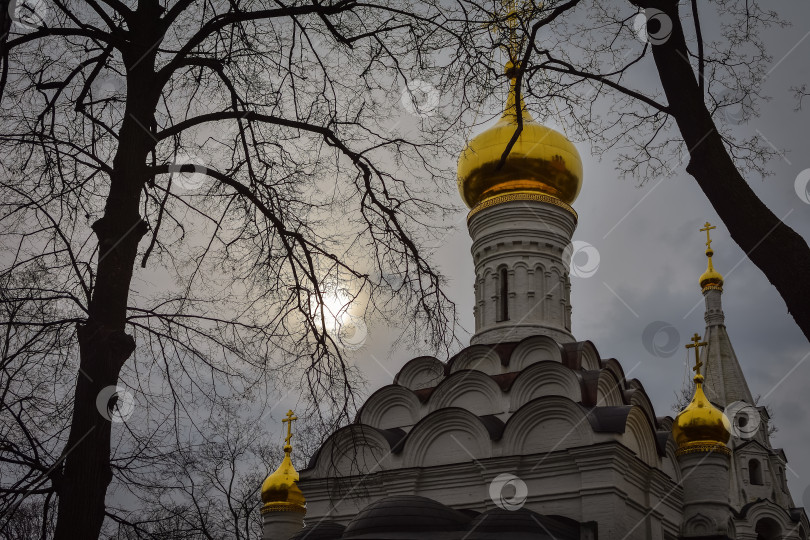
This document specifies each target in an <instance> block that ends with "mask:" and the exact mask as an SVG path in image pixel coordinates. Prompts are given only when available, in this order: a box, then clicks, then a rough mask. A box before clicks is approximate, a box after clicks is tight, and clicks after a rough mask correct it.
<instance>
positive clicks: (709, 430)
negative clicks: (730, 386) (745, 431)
mask: <svg viewBox="0 0 810 540" xmlns="http://www.w3.org/2000/svg"><path fill="white" fill-rule="evenodd" d="M672 435H673V437H675V442H676V443H677V445H678V453H689V452H708V451H718V450H720V451H723V452H728V447H727V446H726V443H727V442H728V440H729V437H730V436H731V424H730V423H729V421H728V418H727V417H726V415H725V414H724V413H723V411H721V410H720V409H718V408H717V407H715V406H714V405H712V404H711V402H710V401H709V400H708V399H707V398H706V394H704V393H703V375H695V395H694V397H693V398H692V401H691V402H690V403H689V405H687V406H686V408H685V409H684V410H682V411H681V412H680V414H678V416H677V417H676V418H675V422H674V423H673V424H672Z"/></svg>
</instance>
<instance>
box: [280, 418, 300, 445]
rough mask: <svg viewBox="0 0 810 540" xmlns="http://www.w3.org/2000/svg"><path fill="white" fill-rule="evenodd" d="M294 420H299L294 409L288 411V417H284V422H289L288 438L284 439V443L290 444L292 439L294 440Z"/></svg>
mask: <svg viewBox="0 0 810 540" xmlns="http://www.w3.org/2000/svg"><path fill="white" fill-rule="evenodd" d="M293 420H298V417H297V416H294V415H293V412H292V411H289V412H287V418H285V419H283V420H282V422H284V423H286V424H287V438H286V439H284V444H285V445H287V446H289V445H290V440H292V423H293Z"/></svg>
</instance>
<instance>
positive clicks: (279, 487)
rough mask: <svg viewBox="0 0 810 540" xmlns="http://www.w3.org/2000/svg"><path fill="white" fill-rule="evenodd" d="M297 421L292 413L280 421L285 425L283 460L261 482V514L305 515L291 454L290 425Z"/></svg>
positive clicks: (303, 501) (302, 497)
mask: <svg viewBox="0 0 810 540" xmlns="http://www.w3.org/2000/svg"><path fill="white" fill-rule="evenodd" d="M293 420H298V417H296V416H295V415H294V414H293V412H292V411H290V412H288V413H287V417H286V418H285V419H284V420H282V422H285V423H286V424H287V438H286V439H284V442H285V443H286V444H285V445H284V459H282V460H281V465H279V466H278V469H276V470H275V472H274V473H273V474H271V475H270V476H268V477H267V478H265V480H264V482H262V502H263V503H264V505H263V506H262V514H264V513H265V512H303V513H306V507H305V506H304V505H305V504H306V502H307V501H306V499H304V494H303V493H302V492H301V488H299V487H298V484H296V482H298V471H296V470H295V466H293V462H292V459H290V454H292V445H291V444H290V440H291V439H292V436H293V435H292V423H293Z"/></svg>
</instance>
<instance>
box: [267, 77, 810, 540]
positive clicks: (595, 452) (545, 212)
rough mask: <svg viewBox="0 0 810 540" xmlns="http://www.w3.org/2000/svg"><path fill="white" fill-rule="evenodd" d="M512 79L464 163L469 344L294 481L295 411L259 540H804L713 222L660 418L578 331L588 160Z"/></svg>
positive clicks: (411, 383)
mask: <svg viewBox="0 0 810 540" xmlns="http://www.w3.org/2000/svg"><path fill="white" fill-rule="evenodd" d="M506 73H507V75H508V76H509V78H510V80H511V90H510V92H509V97H508V99H507V103H506V106H505V110H504V113H503V115H502V117H501V118H500V120H499V121H498V122H497V123H496V124H495V125H494V126H493V127H492V128H490V129H488V130H486V131H484V132H483V133H480V134H479V135H477V136H476V137H474V138H473V139H472V140H471V141H469V143H468V146H467V147H466V149H465V150H464V151H463V153H462V154H461V156H460V158H459V162H458V183H459V191H460V193H461V197H462V199H463V201H464V203H466V205H467V206H468V207H469V208H470V211H469V214H468V217H467V226H468V229H469V233H470V236H471V238H472V241H473V243H472V258H473V264H474V265H475V286H474V291H475V292H474V293H475V311H474V313H475V334H474V335H473V337H472V339H471V342H470V346H469V347H467V348H465V349H463V350H462V351H460V352H459V353H458V354H456V355H455V356H453V357H452V358H447V359H439V358H434V357H427V356H422V357H418V358H414V359H412V360H411V361H409V362H408V363H406V364H405V365H404V366H403V367H402V369H401V370H400V371H399V373H398V374H397V375H396V377H395V378H394V380H393V381H392V382H391V384H389V385H387V386H384V387H382V388H380V389H379V390H377V391H376V392H374V393H373V394H372V395H371V396H370V397H369V398H368V399H367V400H366V401H365V403H364V404H363V406H362V407H361V409H360V410H359V412H358V414H357V417H356V419H355V421H354V423H352V424H351V425H348V426H346V427H343V428H341V429H339V430H337V431H336V432H334V433H332V434H331V435H330V436H329V437H328V438H327V439H326V441H325V442H324V443H323V444H322V446H321V447H320V449H319V450H318V451H317V452H316V453H315V455H314V456H313V457H312V459H311V460H310V462H309V463H308V464H307V465H306V467H305V468H303V467H301V471H300V473H299V472H298V471H297V470H296V468H295V466H294V465H293V461H292V457H291V456H292V453H293V448H292V442H291V438H292V432H291V425H292V421H293V420H294V419H295V417H294V416H293V414H292V412H290V413H289V415H288V418H287V419H285V422H287V430H288V431H287V440H286V444H285V447H284V451H285V456H284V459H283V461H282V463H281V465H280V466H279V468H278V469H277V470H276V471H275V472H273V473H272V474H270V475H269V476H268V477H267V479H266V480H265V481H264V483H263V485H262V489H261V497H262V501H263V506H262V507H261V514H262V523H263V538H264V540H305V539H306V540H361V539H365V540H372V539H373V540H384V539H392V540H393V539H402V540H405V539H420V540H422V539H424V540H439V539H442V540H456V539H457V540H462V539H469V540H485V539H486V540H490V539H492V540H494V539H514V540H530V539H531V540H597V539H598V540H675V539H684V540H687V539H689V540H697V539H704V540H709V539H711V540H777V539H784V540H807V538H808V531H810V523H808V518H807V514H806V512H805V510H804V509H803V508H798V507H796V506H795V504H794V501H793V499H792V497H791V494H790V492H789V490H788V487H787V479H786V476H785V470H786V469H785V468H786V463H787V458H786V456H785V453H784V452H783V451H782V450H781V449H778V448H773V447H772V445H771V442H770V436H769V430H768V423H769V418H768V414H767V412H766V410H765V408H764V407H758V406H757V404H756V403H755V401H754V399H753V397H752V395H751V392H750V390H749V388H748V384H747V382H746V379H745V374H744V373H743V371H742V369H741V367H740V364H739V362H738V360H737V357H736V355H735V352H734V349H733V347H732V345H731V342H730V340H729V336H728V334H727V332H726V326H725V317H724V314H723V308H722V294H723V284H724V281H723V276H722V275H721V274H720V273H719V272H718V271H717V270H715V269H714V267H713V265H712V256H713V251H712V246H711V243H712V242H711V236H710V232H711V229H713V227H711V226H710V225H709V224H708V223H707V224H706V226H705V227H704V228H703V229H701V231H704V232H705V233H706V257H707V259H708V261H707V269H706V271H705V272H704V273H703V274H702V275H701V276H700V278H699V280H698V284H699V290H700V291H701V293H702V294H703V297H704V299H705V321H706V327H705V330H704V334H703V336H702V337H701V336H700V335H698V334H695V336H694V338H693V339H692V340H691V342H690V343H689V344H685V345H686V346H687V347H688V348H689V351H690V355H691V357H693V358H694V368H693V369H694V371H695V375H694V387H693V398H692V400H691V403H689V404H688V405H687V406H686V407H685V408H684V409H683V410H682V411H681V412H680V414H678V415H677V417H676V418H674V419H673V418H671V417H668V416H658V415H656V412H655V411H654V410H653V407H652V404H651V401H650V399H649V397H648V395H647V393H646V392H645V390H644V386H643V385H642V383H641V382H640V381H638V380H637V379H629V380H628V379H627V378H626V377H625V374H624V371H623V368H622V364H621V362H620V361H618V360H616V359H613V358H602V357H601V356H600V354H599V351H598V350H597V348H596V346H595V345H594V344H593V343H591V342H590V341H580V340H578V339H577V338H575V337H574V335H573V334H572V332H571V309H572V308H571V303H570V293H571V282H570V279H569V264H570V260H569V259H570V256H571V254H570V248H569V246H570V245H571V241H572V236H573V234H574V230H575V228H576V225H577V213H576V211H575V210H574V208H573V207H572V205H573V203H574V201H575V199H576V198H577V195H578V194H579V191H580V188H581V185H582V178H583V171H582V162H581V160H580V157H579V154H578V152H577V149H576V148H575V147H574V145H573V144H572V143H571V142H570V141H569V140H568V139H567V138H566V137H565V136H564V135H562V134H561V133H558V132H557V131H554V130H552V129H550V128H548V127H545V126H543V125H542V124H540V123H538V122H536V121H535V120H533V119H532V117H531V115H530V114H529V113H528V111H527V110H526V108H525V105H524V103H523V101H522V100H521V99H518V98H517V97H516V94H517V92H516V89H515V86H516V79H515V76H516V69H515V68H514V65H513V64H512V63H511V62H510V63H508V64H507V67H506ZM519 124H522V131H521V132H520V135H519V137H518V138H517V139H516V141H515V142H514V145H513V147H512V148H511V151H510V152H509V154H508V157H507V158H506V159H505V160H504V159H503V157H502V156H503V154H504V151H505V150H506V148H507V146H508V144H509V143H510V141H511V139H512V138H513V136H514V134H515V133H516V129H517V127H518V125H519ZM696 235H697V231H696ZM695 273H696V275H697V271H696V272H695ZM695 293H696V295H697V290H696V291H695ZM673 390H677V389H676V388H673Z"/></svg>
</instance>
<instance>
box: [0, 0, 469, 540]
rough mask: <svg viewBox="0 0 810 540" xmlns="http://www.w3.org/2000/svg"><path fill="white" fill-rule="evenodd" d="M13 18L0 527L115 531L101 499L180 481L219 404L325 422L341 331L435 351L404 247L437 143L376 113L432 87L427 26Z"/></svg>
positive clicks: (278, 18)
mask: <svg viewBox="0 0 810 540" xmlns="http://www.w3.org/2000/svg"><path fill="white" fill-rule="evenodd" d="M19 7H20V6H19V5H18V6H16V7H15V9H14V10H13V14H14V16H13V17H11V18H12V19H13V21H12V24H7V21H6V20H5V19H4V25H6V26H7V27H8V28H9V33H8V34H5V33H4V35H3V39H2V41H0V43H2V46H3V48H2V51H0V52H2V79H0V83H1V84H0V98H1V99H2V101H0V106H2V120H0V122H1V123H2V127H0V152H2V187H0V190H2V191H1V193H2V196H1V197H0V198H1V199H2V202H0V204H1V205H2V213H0V228H1V230H0V234H2V235H3V253H2V261H3V269H2V272H0V280H2V283H3V290H4V291H5V292H4V294H6V295H7V296H6V297H5V298H4V305H5V306H6V311H5V312H4V318H3V321H2V324H3V328H4V332H5V336H4V337H5V341H4V345H3V358H2V361H3V373H2V376H3V379H2V381H0V383H1V384H0V387H2V388H3V389H4V393H3V394H2V396H0V397H2V401H0V421H1V422H2V424H0V429H2V430H3V436H4V437H3V440H4V442H3V445H2V448H0V464H1V465H2V467H3V475H2V481H0V501H1V502H2V505H3V506H2V509H0V511H1V512H2V518H0V519H10V516H12V515H13V514H15V513H18V512H19V511H20V509H21V508H23V506H22V505H23V503H26V501H28V502H30V501H33V500H35V501H39V502H40V503H42V502H47V504H43V505H42V506H41V508H42V509H43V512H47V511H48V509H49V508H51V506H52V504H50V503H51V502H54V501H55V503H56V504H57V505H58V518H57V521H56V525H55V532H54V537H55V538H57V539H67V538H96V537H98V535H99V533H100V531H101V530H102V526H103V525H104V521H105V515H106V516H108V517H109V520H108V524H110V526H113V525H112V523H113V522H118V523H119V524H121V523H124V522H126V521H128V517H127V516H126V515H122V514H121V513H120V512H119V513H116V512H113V511H110V510H109V509H108V508H107V502H106V498H107V497H108V495H109V496H115V495H118V494H120V492H121V491H122V490H126V489H130V488H132V489H134V488H135V487H139V484H138V481H136V480H135V478H136V477H137V474H136V473H142V472H143V471H145V470H147V468H148V470H149V471H150V474H151V475H152V477H151V480H150V481H154V475H156V474H159V472H160V471H161V470H162V469H161V467H168V466H170V464H171V463H173V462H174V463H178V462H177V461H176V460H182V459H186V458H187V456H186V454H184V452H183V451H182V449H183V448H185V447H193V444H194V443H195V442H199V436H200V434H201V433H204V431H205V429H206V428H207V427H210V424H207V423H206V416H211V415H216V414H222V415H226V416H228V415H232V413H233V411H232V410H231V409H229V407H228V404H229V403H233V402H234V401H233V400H235V399H236V398H238V397H242V398H245V399H244V400H243V401H242V402H243V403H244V402H247V403H251V404H252V406H254V407H256V408H257V409H261V408H262V407H264V406H266V407H267V408H268V409H269V408H270V405H271V403H268V402H267V399H268V398H267V396H269V395H272V392H273V391H275V390H278V389H279V388H280V387H281V386H282V385H288V384H289V385H290V387H293V388H299V389H300V391H301V392H302V396H303V398H304V399H306V400H307V403H308V404H309V406H310V413H312V414H324V415H327V414H332V413H334V414H336V415H337V418H338V419H341V420H342V421H345V420H346V419H347V418H348V416H349V414H350V412H351V410H352V406H353V397H354V392H355V389H356V383H357V381H358V379H359V378H360V377H359V374H358V373H357V371H356V369H354V368H353V366H352V364H351V363H350V362H348V361H347V359H346V356H345V354H343V352H342V351H344V350H345V348H346V345H347V344H346V343H345V342H344V341H345V340H344V339H343V338H342V337H341V336H342V333H341V330H342V329H341V328H340V326H341V324H344V323H345V321H346V320H347V317H349V318H350V320H351V321H353V322H352V323H351V324H354V325H357V324H363V323H362V321H363V319H362V317H364V316H382V317H385V316H391V315H396V316H397V320H398V321H399V325H400V327H405V328H406V329H407V328H410V329H411V330H415V329H417V328H418V337H419V340H420V342H422V341H424V342H426V343H427V345H428V346H436V347H441V346H443V345H444V346H446V345H447V342H446V339H447V336H451V335H452V325H453V324H454V321H455V315H454V312H453V309H452V305H450V304H449V303H448V302H447V300H446V298H445V297H444V295H443V294H442V292H441V290H440V285H441V277H440V275H439V274H438V273H436V272H435V271H434V270H433V269H432V267H431V265H430V260H429V254H428V252H427V251H425V250H424V249H423V248H421V247H420V246H422V245H424V242H425V241H426V240H427V238H426V237H425V236H423V235H427V237H429V235H430V230H428V231H427V232H426V229H425V225H426V224H435V223H437V219H438V218H440V217H441V213H442V212H443V211H444V207H443V206H442V205H441V203H440V202H437V199H436V197H435V196H433V195H431V196H425V195H424V194H425V193H426V192H435V191H437V190H441V189H444V188H443V186H444V183H442V182H440V181H441V180H442V179H446V174H445V173H446V172H447V171H445V170H442V169H441V168H439V166H438V165H437V162H436V161H435V156H437V155H438V154H439V152H438V150H439V143H440V141H441V140H442V136H443V131H442V130H443V129H444V126H445V125H446V124H447V123H446V122H443V121H442V120H441V118H440V116H439V115H437V116H436V117H435V118H430V114H433V113H432V111H429V110H422V109H420V107H422V104H421V103H420V102H419V100H418V99H416V102H417V103H416V105H414V99H411V101H410V103H411V107H412V109H413V112H414V116H413V118H414V119H415V120H416V121H417V122H420V123H421V124H422V127H423V128H425V129H422V130H419V131H418V132H417V134H416V135H413V136H410V135H407V134H404V132H403V130H402V129H398V128H397V126H398V124H397V122H398V121H399V120H400V119H399V118H397V116H398V113H397V110H398V109H397V108H394V107H392V106H391V102H392V99H391V96H393V101H394V102H397V101H399V98H400V93H401V90H402V89H405V91H406V92H407V93H408V95H410V96H411V97H412V98H413V97H414V96H413V92H415V91H416V89H418V88H419V87H417V86H414V85H411V86H409V83H411V82H412V81H413V80H414V79H415V78H418V77H420V76H423V77H429V76H433V75H436V77H435V78H434V81H441V80H442V78H441V74H440V72H439V70H438V69H437V68H435V67H433V66H431V65H430V64H429V63H427V62H426V55H430V54H431V52H432V51H435V50H440V49H444V48H445V47H446V46H447V42H446V39H447V36H448V35H447V34H445V33H440V32H437V28H438V27H439V26H438V25H440V24H442V23H443V19H442V18H441V15H440V13H439V12H438V11H437V10H436V9H435V8H433V7H432V6H431V5H430V4H429V3H423V2H415V3H414V4H413V5H410V4H408V5H406V6H403V5H402V3H400V2H393V1H392V2H390V3H386V2H382V3H375V4H374V5H371V4H363V3H359V2H356V1H355V0H329V1H323V2H319V1H317V0H315V1H313V2H309V3H300V2H296V3H292V2H291V3H283V2H280V1H278V2H273V3H270V4H268V3H265V2H258V1H242V2H218V1H214V0H210V1H205V0H200V1H192V0H177V1H175V2H159V1H158V0H141V1H139V2H134V3H133V4H127V3H124V2H120V1H119V0H103V1H101V2H97V1H93V0H91V1H88V2H74V1H70V0H67V1H65V0H54V1H53V2H52V3H50V2H49V3H45V2H40V1H34V0H29V2H28V3H27V4H25V6H23V7H25V8H26V9H27V11H26V12H25V14H24V15H23V14H21V12H20V11H19V10H18V9H17V8H19ZM9 9H10V8H9ZM8 12H9V13H12V11H8ZM447 82H448V84H449V82H450V81H449V79H448V80H447ZM436 84H437V85H439V89H441V84H442V83H440V82H436ZM431 99H432V98H431ZM428 105H429V106H430V107H428V108H431V107H433V105H432V102H431V101H428ZM409 121H410V122H413V120H406V124H407V122H409ZM431 121H433V124H434V125H436V126H439V127H438V128H436V129H431V128H430V126H429V125H426V124H430V122H431ZM417 180H421V182H420V181H417ZM432 230H433V231H437V230H438V229H436V228H433V229H432ZM417 231H419V232H420V234H416V232H417ZM144 238H145V239H146V241H145V242H142V240H144ZM358 318H359V321H360V322H357V321H358ZM336 321H337V322H336ZM336 326H337V328H336ZM423 344H424V343H423ZM349 345H351V346H352V347H353V346H356V345H357V344H356V343H354V342H352V343H350V344H349ZM349 348H351V347H349ZM21 385H22V386H21ZM239 457H240V456H239V455H234V454H228V455H226V456H223V459H222V463H226V464H227V463H230V464H232V463H235V461H236V460H237V459H238V458H239ZM209 458H211V456H209ZM172 460H175V461H172ZM181 462H182V461H181ZM233 474H234V475H236V472H234V473H233ZM236 476H238V475H236ZM113 479H115V483H114V490H113V492H112V493H108V486H110V484H111V482H112V481H113ZM141 480H143V479H141ZM206 482H208V484H209V485H210V486H212V489H213V486H219V487H220V488H221V485H220V484H221V482H222V480H221V478H220V477H219V476H217V477H211V478H208V479H207V480H206ZM143 485H144V486H147V487H148V482H146V481H145V480H144V484H143ZM232 500H236V498H234V499H232ZM241 500H243V501H246V500H247V499H244V498H242V499H241ZM255 502H256V501H255V500H253V501H252V502H251V503H250V505H252V504H255ZM186 503H187V501H186V502H184V503H182V504H179V505H178V506H174V507H172V506H171V505H167V506H166V507H165V508H164V515H167V516H169V517H171V516H173V515H178V514H177V512H174V511H173V510H172V508H175V509H176V508H181V507H183V504H186ZM243 504H247V503H243ZM250 505H248V506H245V507H243V508H240V509H238V511H237V510H235V511H236V515H238V516H240V517H239V519H242V518H243V517H245V516H248V512H249V511H251V510H252V506H250ZM254 513H255V512H254ZM51 515H52V511H51ZM46 517H48V516H46ZM234 519H236V518H234ZM245 519H249V516H248V517H245ZM250 519H252V518H250ZM41 521H42V522H43V523H45V522H47V519H45V518H43V519H42V520H41ZM131 523H135V521H132V522H131ZM250 527H251V525H250V524H248V523H246V524H244V527H242V525H241V524H240V525H239V527H236V526H235V527H234V528H233V529H232V530H233V531H237V530H239V531H248V530H249V529H250ZM136 528H137V527H135V526H132V527H130V532H133V531H135V533H136V534H137V531H136ZM170 528H171V527H170ZM48 536H49V534H48V533H47V531H45V530H44V529H43V531H42V534H41V537H42V538H46V537H48Z"/></svg>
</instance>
